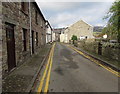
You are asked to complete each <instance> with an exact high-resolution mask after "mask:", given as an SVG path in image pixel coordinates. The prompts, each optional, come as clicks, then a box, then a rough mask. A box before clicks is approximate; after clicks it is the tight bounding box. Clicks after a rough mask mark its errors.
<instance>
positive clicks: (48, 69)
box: [37, 43, 55, 94]
mask: <svg viewBox="0 0 120 94" xmlns="http://www.w3.org/2000/svg"><path fill="white" fill-rule="evenodd" d="M54 47H55V43H54V44H53V46H52V48H51V51H50V54H49V57H48V61H47V65H46V68H45V70H44V73H43V76H42V78H41V80H40V84H39V87H38V90H37V94H40V93H41V92H42V89H43V84H44V82H45V78H46V83H45V86H44V91H43V92H44V93H47V92H48V87H49V81H50V73H51V68H52V61H53V53H54Z"/></svg>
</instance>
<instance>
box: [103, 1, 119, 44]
mask: <svg viewBox="0 0 120 94" xmlns="http://www.w3.org/2000/svg"><path fill="white" fill-rule="evenodd" d="M104 19H109V21H108V26H107V28H110V29H109V31H108V32H110V33H117V39H118V42H119V43H120V1H119V0H116V1H115V2H114V3H113V5H112V6H111V8H110V9H109V12H108V13H107V15H106V16H105V17H104ZM107 30H108V29H107Z"/></svg>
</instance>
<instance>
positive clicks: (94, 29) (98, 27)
mask: <svg viewBox="0 0 120 94" xmlns="http://www.w3.org/2000/svg"><path fill="white" fill-rule="evenodd" d="M103 28H104V27H102V26H94V28H93V32H102V29H103Z"/></svg>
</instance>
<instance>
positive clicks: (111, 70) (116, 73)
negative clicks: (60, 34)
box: [68, 46, 120, 77]
mask: <svg viewBox="0 0 120 94" xmlns="http://www.w3.org/2000/svg"><path fill="white" fill-rule="evenodd" d="M68 47H70V48H71V49H73V50H75V51H76V52H78V53H79V54H81V55H83V56H84V57H86V58H88V59H90V60H91V61H93V62H94V63H96V64H98V65H100V66H101V67H103V68H104V69H106V70H108V71H109V72H111V73H113V74H114V75H116V76H118V77H120V73H119V72H117V71H115V70H113V69H111V68H110V67H107V66H104V65H102V64H100V63H99V61H97V60H95V59H93V58H91V57H90V56H88V55H85V54H84V53H83V52H81V51H79V50H77V49H75V48H73V47H72V46H68Z"/></svg>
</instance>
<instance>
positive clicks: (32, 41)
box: [32, 31, 34, 54]
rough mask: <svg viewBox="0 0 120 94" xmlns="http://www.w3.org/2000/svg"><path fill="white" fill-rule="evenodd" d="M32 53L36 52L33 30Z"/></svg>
mask: <svg viewBox="0 0 120 94" xmlns="http://www.w3.org/2000/svg"><path fill="white" fill-rule="evenodd" d="M32 54H34V31H32Z"/></svg>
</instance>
